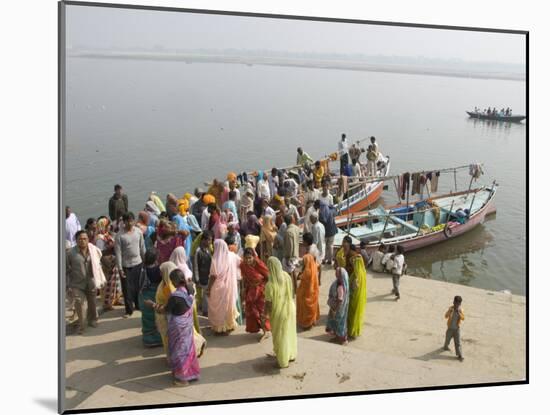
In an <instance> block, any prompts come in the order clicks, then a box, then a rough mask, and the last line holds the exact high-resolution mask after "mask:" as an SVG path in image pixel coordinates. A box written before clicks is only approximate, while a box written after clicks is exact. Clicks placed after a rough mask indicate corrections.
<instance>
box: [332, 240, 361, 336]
mask: <svg viewBox="0 0 550 415" xmlns="http://www.w3.org/2000/svg"><path fill="white" fill-rule="evenodd" d="M336 264H337V265H338V266H339V267H342V268H345V269H346V271H347V272H348V275H349V290H350V292H349V308H348V338H349V339H350V340H352V339H354V338H355V337H358V336H360V335H361V332H362V330H363V320H364V318H365V308H366V306H367V270H366V269H365V262H364V261H363V257H362V256H361V254H360V253H359V252H357V251H356V249H355V247H354V246H353V243H352V239H351V238H350V237H349V236H344V239H343V241H342V248H340V249H339V250H338V252H337V254H336Z"/></svg>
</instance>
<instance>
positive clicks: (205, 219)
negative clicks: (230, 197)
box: [201, 205, 216, 231]
mask: <svg viewBox="0 0 550 415" xmlns="http://www.w3.org/2000/svg"><path fill="white" fill-rule="evenodd" d="M215 207H216V206H215V205H208V206H207V207H206V209H204V210H203V211H202V216H201V229H202V230H203V231H207V230H208V225H209V223H210V214H211V212H212V211H213V210H214V209H215Z"/></svg>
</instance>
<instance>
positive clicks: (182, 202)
mask: <svg viewBox="0 0 550 415" xmlns="http://www.w3.org/2000/svg"><path fill="white" fill-rule="evenodd" d="M188 210H189V201H188V200H187V199H179V200H178V211H179V214H180V215H181V216H185V215H186V214H187V211H188Z"/></svg>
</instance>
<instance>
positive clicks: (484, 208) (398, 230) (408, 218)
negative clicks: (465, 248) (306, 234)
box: [334, 183, 498, 251]
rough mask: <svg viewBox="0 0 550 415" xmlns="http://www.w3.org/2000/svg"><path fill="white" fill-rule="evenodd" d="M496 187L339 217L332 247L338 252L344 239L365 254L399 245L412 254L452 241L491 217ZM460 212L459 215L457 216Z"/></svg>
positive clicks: (494, 209)
mask: <svg viewBox="0 0 550 415" xmlns="http://www.w3.org/2000/svg"><path fill="white" fill-rule="evenodd" d="M497 188H498V185H497V184H496V183H493V185H492V186H491V187H480V188H477V189H472V190H467V191H463V192H457V193H449V194H445V195H441V196H437V197H433V198H431V199H428V201H420V202H416V203H415V204H409V205H407V204H400V205H396V206H393V207H391V208H388V209H384V208H383V207H381V206H379V207H377V208H376V209H372V210H369V211H366V212H361V213H358V214H355V215H351V216H347V217H345V216H339V217H337V219H336V224H337V226H338V227H339V231H338V233H337V234H336V235H335V238H334V247H335V248H339V247H340V246H341V245H342V240H343V239H344V237H345V236H346V235H349V236H350V237H351V238H352V242H353V243H354V244H357V245H359V243H360V242H362V241H363V242H366V243H367V248H366V249H367V250H368V251H374V250H377V249H378V247H379V246H380V244H382V243H383V244H384V245H401V246H402V247H403V248H404V250H405V251H412V250H415V249H419V248H423V247H426V246H429V245H433V244H437V243H440V242H444V241H446V240H448V239H452V238H456V237H457V236H459V235H462V234H463V233H465V232H468V231H469V230H471V229H472V228H474V227H476V226H477V225H479V224H481V223H483V222H484V221H485V217H486V216H487V215H488V214H491V213H494V212H495V211H496V208H495V206H494V198H495V194H496V191H497ZM460 212H462V213H460Z"/></svg>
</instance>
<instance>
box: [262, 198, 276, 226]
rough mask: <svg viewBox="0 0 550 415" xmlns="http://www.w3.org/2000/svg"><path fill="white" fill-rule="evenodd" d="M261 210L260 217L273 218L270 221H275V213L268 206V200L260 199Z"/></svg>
mask: <svg viewBox="0 0 550 415" xmlns="http://www.w3.org/2000/svg"><path fill="white" fill-rule="evenodd" d="M262 210H263V215H262V216H271V217H272V218H273V219H272V220H273V221H275V215H276V213H275V211H274V210H273V208H272V207H271V206H269V200H267V199H262Z"/></svg>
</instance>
